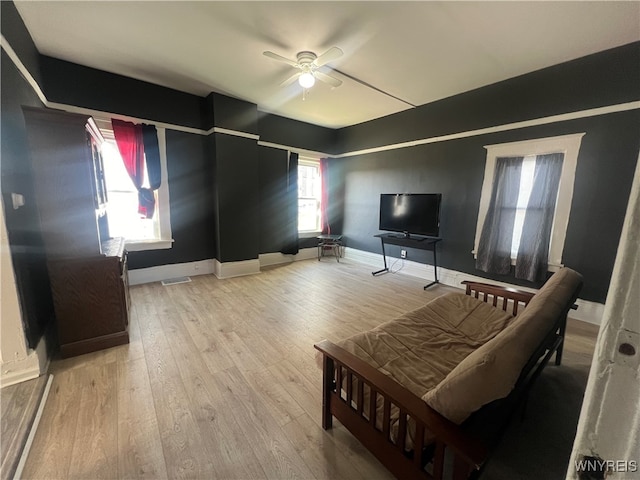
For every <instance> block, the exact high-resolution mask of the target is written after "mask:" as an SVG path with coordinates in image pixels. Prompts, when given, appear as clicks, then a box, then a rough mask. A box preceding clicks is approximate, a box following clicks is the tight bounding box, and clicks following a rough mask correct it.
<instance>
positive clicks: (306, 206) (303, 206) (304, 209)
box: [298, 198, 319, 231]
mask: <svg viewBox="0 0 640 480" xmlns="http://www.w3.org/2000/svg"><path fill="white" fill-rule="evenodd" d="M318 211H319V202H318V201H317V200H315V199H303V198H300V199H298V230H301V231H310V230H317V229H318Z"/></svg>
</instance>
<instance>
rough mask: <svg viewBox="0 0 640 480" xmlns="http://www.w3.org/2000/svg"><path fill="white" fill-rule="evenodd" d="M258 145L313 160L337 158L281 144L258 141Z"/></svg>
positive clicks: (324, 153)
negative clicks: (287, 151)
mask: <svg viewBox="0 0 640 480" xmlns="http://www.w3.org/2000/svg"><path fill="white" fill-rule="evenodd" d="M258 145H260V146H262V147H271V148H277V149H279V150H289V151H290V152H296V153H298V154H300V155H307V156H310V157H314V158H328V157H332V158H337V156H336V155H334V154H331V153H326V152H319V151H317V150H307V149H305V148H299V147H291V146H289V145H283V144H281V143H273V142H263V141H262V140H259V141H258Z"/></svg>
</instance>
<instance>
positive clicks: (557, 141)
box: [472, 132, 585, 272]
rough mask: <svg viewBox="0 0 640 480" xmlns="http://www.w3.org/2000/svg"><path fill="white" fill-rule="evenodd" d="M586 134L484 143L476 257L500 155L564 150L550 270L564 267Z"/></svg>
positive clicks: (554, 219) (550, 248)
mask: <svg viewBox="0 0 640 480" xmlns="http://www.w3.org/2000/svg"><path fill="white" fill-rule="evenodd" d="M584 135H585V133H584V132H583V133H575V134H570V135H560V136H556V137H546V138H536V139H531V140H523V141H518V142H509V143H501V144H495V145H485V146H484V148H485V149H486V150H487V157H486V163H485V170H484V179H483V182H482V192H481V195H480V204H479V206H478V221H477V224H476V235H475V241H474V248H473V250H472V253H473V256H474V258H477V252H478V245H479V243H480V235H481V233H482V226H483V225H484V220H485V218H486V216H487V211H488V210H489V202H490V200H491V191H492V188H493V176H494V172H495V166H496V159H497V158H498V157H516V156H522V157H527V156H531V155H544V154H549V153H563V154H564V159H563V162H562V173H561V176H560V184H559V186H558V198H557V200H556V208H555V212H554V215H553V227H552V229H551V239H550V243H549V256H548V265H549V267H548V269H549V271H552V272H553V271H557V270H558V269H559V268H561V267H562V266H563V263H562V253H563V251H564V243H565V239H566V235H567V226H568V224H569V215H570V213H571V202H572V199H573V186H574V181H575V173H576V167H577V164H578V153H579V151H580V144H581V142H582V137H583V136H584ZM511 264H512V265H515V258H514V257H512V258H511Z"/></svg>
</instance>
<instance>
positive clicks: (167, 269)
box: [129, 259, 217, 285]
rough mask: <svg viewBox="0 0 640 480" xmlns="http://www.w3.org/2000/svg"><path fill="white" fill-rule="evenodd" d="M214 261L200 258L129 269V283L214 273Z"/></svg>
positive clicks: (135, 283)
mask: <svg viewBox="0 0 640 480" xmlns="http://www.w3.org/2000/svg"><path fill="white" fill-rule="evenodd" d="M214 262H217V260H213V259H211V260H200V261H198V262H187V263H173V264H171V265H158V266H156V267H148V268H138V269H136V270H129V284H130V285H140V284H142V283H153V282H159V281H161V280H167V279H169V278H176V277H194V276H196V275H208V274H212V273H214V268H215V267H214Z"/></svg>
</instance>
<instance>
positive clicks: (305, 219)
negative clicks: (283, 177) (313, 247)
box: [298, 164, 322, 232]
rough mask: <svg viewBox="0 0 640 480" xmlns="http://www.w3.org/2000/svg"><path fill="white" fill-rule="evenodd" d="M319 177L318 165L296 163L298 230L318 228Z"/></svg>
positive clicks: (314, 229)
mask: <svg viewBox="0 0 640 480" xmlns="http://www.w3.org/2000/svg"><path fill="white" fill-rule="evenodd" d="M321 191H322V187H321V179H320V166H319V165H306V164H302V165H298V230H299V231H301V232H303V231H318V230H320V196H321Z"/></svg>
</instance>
